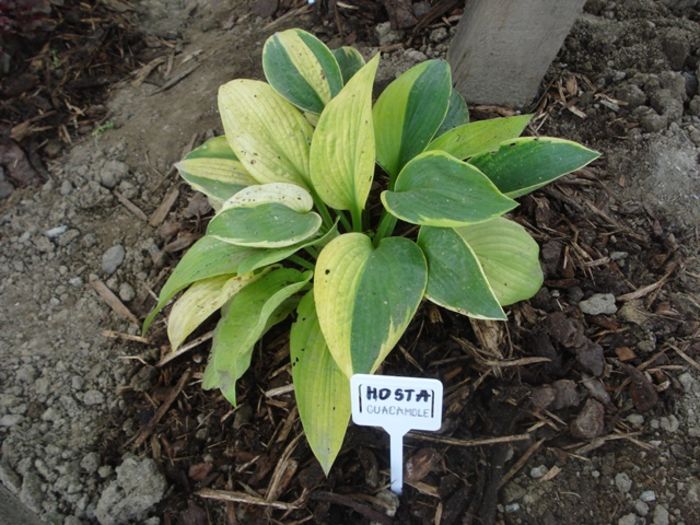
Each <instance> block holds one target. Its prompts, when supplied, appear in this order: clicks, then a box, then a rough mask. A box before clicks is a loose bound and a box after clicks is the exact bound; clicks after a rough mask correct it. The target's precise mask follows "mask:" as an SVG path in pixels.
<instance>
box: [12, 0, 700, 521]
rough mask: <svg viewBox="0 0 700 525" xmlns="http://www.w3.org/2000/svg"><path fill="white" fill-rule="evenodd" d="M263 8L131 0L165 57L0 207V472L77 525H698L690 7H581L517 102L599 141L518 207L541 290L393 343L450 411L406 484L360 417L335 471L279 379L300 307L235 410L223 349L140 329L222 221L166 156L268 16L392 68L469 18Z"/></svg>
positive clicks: (424, 53) (244, 384)
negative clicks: (143, 334)
mask: <svg viewBox="0 0 700 525" xmlns="http://www.w3.org/2000/svg"><path fill="white" fill-rule="evenodd" d="M363 1H364V0H363ZM363 1H359V0H358V1H357V2H353V0H348V1H347V2H345V4H351V5H352V4H353V3H354V4H357V5H358V6H359V5H361V4H363ZM319 3H322V2H319ZM120 4H121V3H120ZM262 4H277V2H258V3H256V2H232V3H223V2H222V3H219V2H211V3H209V2H194V1H192V2H182V1H180V0H168V1H167V2H162V1H150V0H149V1H144V2H141V3H139V4H138V7H137V8H136V9H137V10H138V11H137V12H136V13H135V14H136V15H137V18H138V19H139V20H140V21H141V23H142V27H143V29H144V32H145V42H147V43H148V45H147V47H146V49H145V50H144V51H143V53H144V54H143V56H142V57H140V58H141V62H142V64H143V66H144V67H145V68H150V69H151V71H150V73H148V72H149V69H140V70H136V71H135V72H134V73H133V74H131V75H130V76H128V77H126V78H124V79H123V81H122V82H120V83H118V84H116V85H114V86H113V87H112V91H111V94H110V98H109V101H108V103H107V108H108V113H107V115H108V116H107V118H108V119H109V121H110V122H112V123H113V129H105V130H102V131H101V132H100V133H97V134H94V135H88V136H85V137H84V138H83V139H82V140H80V141H77V143H76V144H75V145H74V146H73V147H72V148H71V149H70V151H69V152H68V153H67V154H66V155H65V156H63V157H61V158H60V159H58V160H54V161H49V165H48V180H47V182H46V183H44V184H43V185H41V186H39V187H28V188H15V189H13V190H12V191H11V192H10V194H9V196H7V197H5V198H4V199H3V200H0V225H2V230H0V231H1V233H0V245H1V246H2V249H1V250H0V298H1V299H0V300H1V301H2V305H3V308H2V310H0V357H1V358H2V360H3V366H2V368H0V385H2V388H1V390H0V442H1V443H2V449H1V451H2V456H1V457H0V482H2V484H3V485H5V486H6V487H7V488H8V489H9V490H10V491H12V492H14V493H15V494H17V495H18V496H19V498H20V499H21V500H22V501H23V502H24V504H25V505H27V506H28V507H29V508H31V509H32V510H34V511H35V512H37V513H38V514H40V515H41V517H42V519H43V520H44V521H46V522H48V523H59V524H62V523H66V524H71V525H74V524H77V523H93V522H100V523H102V524H107V523H126V522H129V521H131V522H136V523H153V524H155V523H166V524H169V523H184V524H200V523H201V524H205V523H302V522H309V523H358V522H359V523H363V522H367V521H374V522H379V523H444V524H451V523H523V524H535V523H537V524H539V523H547V524H549V523H552V524H554V523H567V524H574V523H594V524H597V523H601V524H603V523H606V524H607V523H615V524H618V523H619V524H621V525H632V524H642V523H653V524H655V525H662V524H664V523H685V524H687V525H690V524H693V523H700V513H699V511H698V509H699V508H700V506H699V505H698V503H700V461H699V460H698V458H700V441H698V438H699V437H700V366H699V365H698V363H697V359H698V357H699V356H700V342H699V341H698V327H699V326H700V324H699V323H698V320H697V319H698V310H700V305H699V304H698V289H699V286H700V284H699V282H698V278H699V276H700V263H699V259H698V226H699V225H700V222H699V220H700V217H699V214H700V211H699V210H700V206H698V198H699V195H700V173H699V170H698V161H699V159H700V157H699V154H700V92H699V91H698V77H700V71H698V67H699V65H700V31H698V25H699V24H700V10H699V7H698V5H697V2H693V1H681V2H678V1H675V2H674V1H671V0H664V1H651V0H628V1H626V2H612V1H604V0H590V1H589V2H588V3H587V5H586V8H585V12H584V13H583V14H582V16H581V18H580V19H579V21H578V22H577V23H576V26H575V27H574V29H573V30H572V32H571V34H570V36H569V37H568V39H567V41H566V43H565V45H564V48H563V49H562V51H561V52H560V54H559V56H558V57H557V59H556V61H555V63H554V64H553V65H552V67H551V68H550V71H549V73H548V75H547V78H546V79H545V82H544V83H543V87H542V91H541V93H540V96H539V98H538V99H537V101H536V102H535V103H534V104H533V106H532V107H531V108H525V110H527V111H532V112H534V113H535V118H534V120H533V124H532V126H531V127H530V129H529V130H528V132H529V133H531V134H543V135H553V136H560V137H564V138H568V139H572V140H577V141H580V142H582V143H584V144H586V145H588V146H591V147H594V148H596V149H598V150H600V151H601V152H603V157H602V159H601V160H599V161H597V162H596V163H594V164H593V165H592V166H590V167H588V168H586V169H585V170H582V171H581V172H579V173H576V174H573V175H571V176H567V177H566V178H564V179H563V180H562V181H561V182H559V183H557V184H555V185H553V186H552V187H551V188H548V189H545V190H543V191H539V192H536V193H535V194H533V195H531V196H528V197H526V198H524V199H522V205H521V206H520V208H518V210H516V212H515V213H514V218H515V219H516V220H517V221H519V222H520V223H521V224H523V225H525V226H526V227H527V228H528V229H529V230H530V231H531V232H532V234H533V235H534V236H535V238H536V239H537V240H538V242H539V243H540V244H541V246H542V252H541V258H542V263H543V267H544V269H545V273H546V282H545V287H544V288H543V289H542V291H541V292H540V293H539V294H538V295H537V296H536V297H535V298H533V299H532V300H531V301H528V302H525V303H522V304H519V305H516V306H514V307H512V308H510V309H509V311H510V316H509V319H510V320H509V322H508V323H507V324H493V323H483V322H470V321H469V320H468V319H466V318H463V317H460V316H456V315H453V314H451V313H448V312H444V311H440V310H438V309H437V308H436V307H433V306H431V305H430V304H425V305H424V306H423V307H422V308H421V310H420V311H419V313H418V315H417V317H416V319H415V321H414V323H413V324H412V325H411V327H410V328H409V330H408V332H407V334H406V336H405V337H404V338H403V339H402V341H401V343H400V344H399V347H398V348H397V350H395V351H394V352H393V353H392V355H391V356H390V358H389V359H388V360H387V363H386V365H385V366H384V368H383V372H384V373H391V374H412V375H413V374H416V375H426V376H430V377H437V378H440V379H441V380H442V381H443V383H444V384H445V390H446V398H445V416H444V425H443V428H442V429H441V430H440V431H439V432H436V433H432V434H429V435H427V434H426V435H423V434H412V435H409V436H408V437H407V440H406V456H407V457H408V458H409V460H408V461H409V465H408V466H409V469H407V481H408V484H407V487H406V489H405V491H404V494H403V495H402V496H401V497H400V498H397V497H395V496H393V495H392V494H391V493H390V492H388V490H387V486H388V438H387V437H386V435H384V434H383V433H382V432H381V431H379V430H375V429H368V428H359V427H355V426H351V427H350V429H349V431H348V435H347V438H346V443H345V446H344V448H343V451H342V452H341V454H340V456H339V458H338V460H337V462H336V464H335V466H334V467H333V469H332V471H331V473H330V476H329V477H328V478H325V477H324V475H323V473H322V472H321V470H320V467H319V466H318V465H317V463H316V462H315V460H314V459H313V456H312V455H311V453H310V451H309V449H308V446H307V445H306V443H305V441H304V438H303V435H301V425H300V423H299V421H298V415H297V412H296V409H295V405H294V400H293V395H292V394H291V393H289V391H288V390H285V389H284V388H282V389H281V390H276V389H278V387H285V386H286V385H288V384H289V383H290V382H291V377H290V373H289V370H290V368H289V363H288V347H287V344H286V342H287V341H286V335H285V330H284V327H282V328H280V329H279V330H277V331H273V332H272V333H271V334H269V335H268V336H267V337H266V338H265V340H264V341H263V344H261V345H260V347H259V349H258V351H257V355H256V356H255V357H256V358H255V359H254V361H253V363H254V364H253V367H252V368H251V370H250V371H249V372H248V373H247V374H246V375H245V376H244V378H243V380H242V381H241V384H240V388H239V400H240V404H239V405H238V407H237V408H236V409H235V410H234V409H233V408H232V407H231V406H230V405H229V404H228V403H227V402H226V401H225V400H223V399H222V398H221V396H220V395H218V394H216V393H213V392H203V391H202V390H201V388H200V384H199V383H200V381H199V380H200V378H201V373H202V371H203V367H204V364H205V362H206V357H207V352H208V347H207V344H206V342H204V343H203V344H200V345H199V346H195V347H193V348H192V350H191V351H190V352H189V353H188V354H187V355H186V356H184V357H182V358H179V359H177V360H173V361H171V362H169V363H168V364H166V365H165V366H162V367H158V366H156V364H157V363H158V361H159V359H160V358H161V357H162V355H164V354H165V352H166V351H167V346H166V339H165V337H164V326H165V325H164V320H163V319H162V318H161V321H159V322H158V323H157V324H156V325H155V327H154V329H153V331H152V332H151V333H149V336H148V339H140V338H139V335H138V325H137V323H136V322H134V321H135V320H137V319H134V318H133V317H131V316H135V317H136V318H139V319H140V318H142V316H143V315H144V314H145V313H146V312H147V311H148V309H149V308H150V307H151V306H152V304H153V293H154V292H157V291H158V289H159V288H160V286H161V285H162V283H163V282H164V279H165V278H166V276H167V274H168V272H169V270H170V268H171V267H172V266H174V264H176V262H177V260H178V258H179V257H180V256H181V254H182V253H183V250H185V249H186V248H187V247H188V246H189V245H190V244H191V243H192V242H194V240H195V239H196V237H197V236H198V235H200V234H201V233H202V231H203V229H204V224H205V223H206V220H207V219H208V217H209V216H210V210H208V208H207V206H206V203H205V202H203V201H202V199H200V198H198V197H197V196H196V195H195V194H194V193H193V192H192V191H191V190H190V189H189V188H187V187H186V186H185V185H182V184H180V182H179V180H178V179H177V176H176V174H175V173H174V171H173V170H172V169H171V166H172V163H173V162H174V161H176V160H177V159H179V158H180V157H181V156H182V154H183V152H184V151H187V150H189V149H190V148H191V147H192V146H194V145H196V144H198V143H200V142H201V141H202V140H204V139H205V138H207V137H208V136H212V135H214V134H219V133H220V132H221V130H220V123H219V121H218V115H217V113H216V105H215V94H216V89H217V87H218V85H220V84H221V83H223V82H225V81H227V80H229V79H232V78H237V77H252V78H261V76H262V74H261V69H260V52H261V48H262V44H263V42H264V40H265V38H266V37H267V36H268V35H269V34H271V33H272V32H274V31H275V30H279V29H283V28H287V27H294V26H300V27H305V28H307V29H309V30H311V31H313V32H315V33H316V34H319V35H320V36H321V37H322V38H323V39H324V40H325V41H327V42H329V43H330V44H331V45H334V46H335V45H339V44H340V43H343V42H348V43H349V42H354V44H355V45H356V46H358V47H359V48H360V49H361V51H362V52H363V53H365V54H366V55H370V54H372V53H374V52H376V50H377V47H376V46H377V45H379V44H381V47H382V49H383V51H384V55H383V62H382V67H381V68H380V71H381V73H380V74H381V76H380V79H379V80H380V84H382V83H384V84H385V83H386V82H388V81H389V80H390V79H391V78H393V77H394V76H395V75H396V74H397V73H399V72H401V71H403V70H405V69H406V68H407V67H409V66H411V65H413V64H414V63H416V62H418V61H420V60H424V59H425V58H426V57H429V58H430V57H441V56H444V54H445V52H446V49H447V45H448V42H449V36H450V34H451V33H452V32H453V31H454V25H455V24H456V23H457V21H458V18H459V16H458V15H459V9H458V8H456V7H455V5H451V6H450V7H449V9H448V10H446V11H445V12H444V13H441V14H440V15H439V17H438V18H436V19H433V21H432V22H431V23H430V24H427V25H425V27H423V28H422V29H420V30H419V31H415V32H412V31H410V30H408V31H405V32H401V31H395V30H392V29H391V28H390V27H389V26H388V25H386V17H387V14H386V12H384V11H383V10H370V9H365V10H362V14H361V15H360V14H358V15H355V14H353V10H352V9H346V8H342V7H341V8H339V9H338V16H337V17H336V16H335V14H336V13H335V12H333V10H332V9H331V11H330V12H329V13H323V12H321V13H318V12H316V11H314V10H313V9H312V8H310V7H306V6H304V5H302V3H296V4H294V3H293V2H281V3H279V5H278V6H273V7H277V10H274V9H272V11H270V12H266V11H265V9H264V8H265V7H266V6H263V5H262ZM416 4H418V3H416ZM435 4H436V5H438V4H439V3H437V2H435ZM451 4H457V3H456V2H452V3H451ZM124 5H125V6H126V8H128V9H132V8H131V7H130V6H129V5H128V4H124ZM268 7H269V6H268ZM428 7H429V6H428ZM338 21H339V22H340V26H341V29H342V31H341V32H340V33H339V31H338V23H339V22H338ZM409 43H410V44H409ZM149 64H150V66H149ZM147 73H148V74H147ZM174 79H179V81H177V82H174ZM512 111H513V110H511V109H508V108H499V107H486V106H482V107H476V108H472V113H473V115H474V117H475V118H484V117H489V116H496V115H502V114H510V113H511V112H512ZM2 164H4V161H3V162H2ZM164 203H165V204H164ZM650 285H652V286H650ZM110 290H111V292H112V295H111V296H110V295H109V291H110ZM120 303H121V307H120ZM109 305H112V308H110V306H109ZM120 308H121V309H120ZM115 309H116V310H115ZM119 312H121V314H120V313H119ZM211 327H212V326H205V327H203V328H202V330H201V332H200V333H199V334H197V335H202V334H206V332H207V331H208V330H209V329H211ZM533 357H534V358H543V357H544V358H548V359H549V361H547V362H543V361H542V360H539V361H538V360H537V359H535V360H532V359H531V358H533ZM159 407H167V410H166V411H165V413H164V415H162V417H161V418H160V419H159V420H158V421H157V424H155V425H151V424H150V422H151V421H153V420H154V417H155V416H156V415H157V413H158V408H159ZM494 437H500V438H502V440H501V441H502V442H500V443H495V444H494V443H486V444H484V443H483V441H482V440H483V439H489V438H494ZM203 489H212V490H218V491H222V490H223V491H235V492H237V493H246V494H248V495H249V496H250V497H255V498H257V499H258V500H263V501H266V502H276V503H281V504H282V506H283V507H284V506H285V505H286V506H287V508H286V510H285V509H281V510H280V509H279V508H278V509H275V508H272V507H270V506H269V505H267V506H266V505H246V504H241V503H232V502H224V501H220V500H216V499H205V498H203V497H201V496H200V495H197V494H196V493H197V492H199V491H201V490H203Z"/></svg>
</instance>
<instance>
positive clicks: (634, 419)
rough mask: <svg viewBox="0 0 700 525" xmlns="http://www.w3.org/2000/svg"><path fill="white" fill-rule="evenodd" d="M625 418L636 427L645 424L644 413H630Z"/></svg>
mask: <svg viewBox="0 0 700 525" xmlns="http://www.w3.org/2000/svg"><path fill="white" fill-rule="evenodd" d="M625 420H626V421H627V422H628V423H629V424H630V425H633V426H635V427H641V426H642V425H643V424H644V416H643V415H642V414H630V415H629V416H627V417H626V418H625Z"/></svg>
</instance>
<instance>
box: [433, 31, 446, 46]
mask: <svg viewBox="0 0 700 525" xmlns="http://www.w3.org/2000/svg"><path fill="white" fill-rule="evenodd" d="M447 36H448V34H447V29H445V28H444V27H438V28H437V29H435V30H433V31H431V33H430V41H431V42H433V43H435V44H439V43H440V42H443V41H445V40H446V39H447Z"/></svg>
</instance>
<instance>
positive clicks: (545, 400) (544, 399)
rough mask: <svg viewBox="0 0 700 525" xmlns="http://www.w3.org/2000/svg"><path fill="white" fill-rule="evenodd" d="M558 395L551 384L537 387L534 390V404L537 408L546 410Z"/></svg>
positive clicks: (532, 397)
mask: <svg viewBox="0 0 700 525" xmlns="http://www.w3.org/2000/svg"><path fill="white" fill-rule="evenodd" d="M556 397H557V391H556V390H555V389H554V388H553V387H551V386H549V385H544V386H540V387H537V388H535V389H534V390H533V391H532V396H531V399H532V404H533V405H534V406H535V407H536V408H538V409H540V410H544V409H545V408H547V407H548V406H549V405H551V404H552V403H553V402H554V400H555V399H556Z"/></svg>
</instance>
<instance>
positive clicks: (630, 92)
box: [615, 84, 647, 109]
mask: <svg viewBox="0 0 700 525" xmlns="http://www.w3.org/2000/svg"><path fill="white" fill-rule="evenodd" d="M615 95H616V97H617V98H618V99H620V100H621V101H623V102H626V103H627V107H628V108H629V109H634V108H636V107H638V106H641V105H642V104H645V103H646V101H647V95H646V93H644V91H643V90H642V89H641V88H640V87H639V86H636V85H634V84H625V85H623V86H621V87H620V88H619V89H618V90H617V91H616V92H615Z"/></svg>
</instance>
